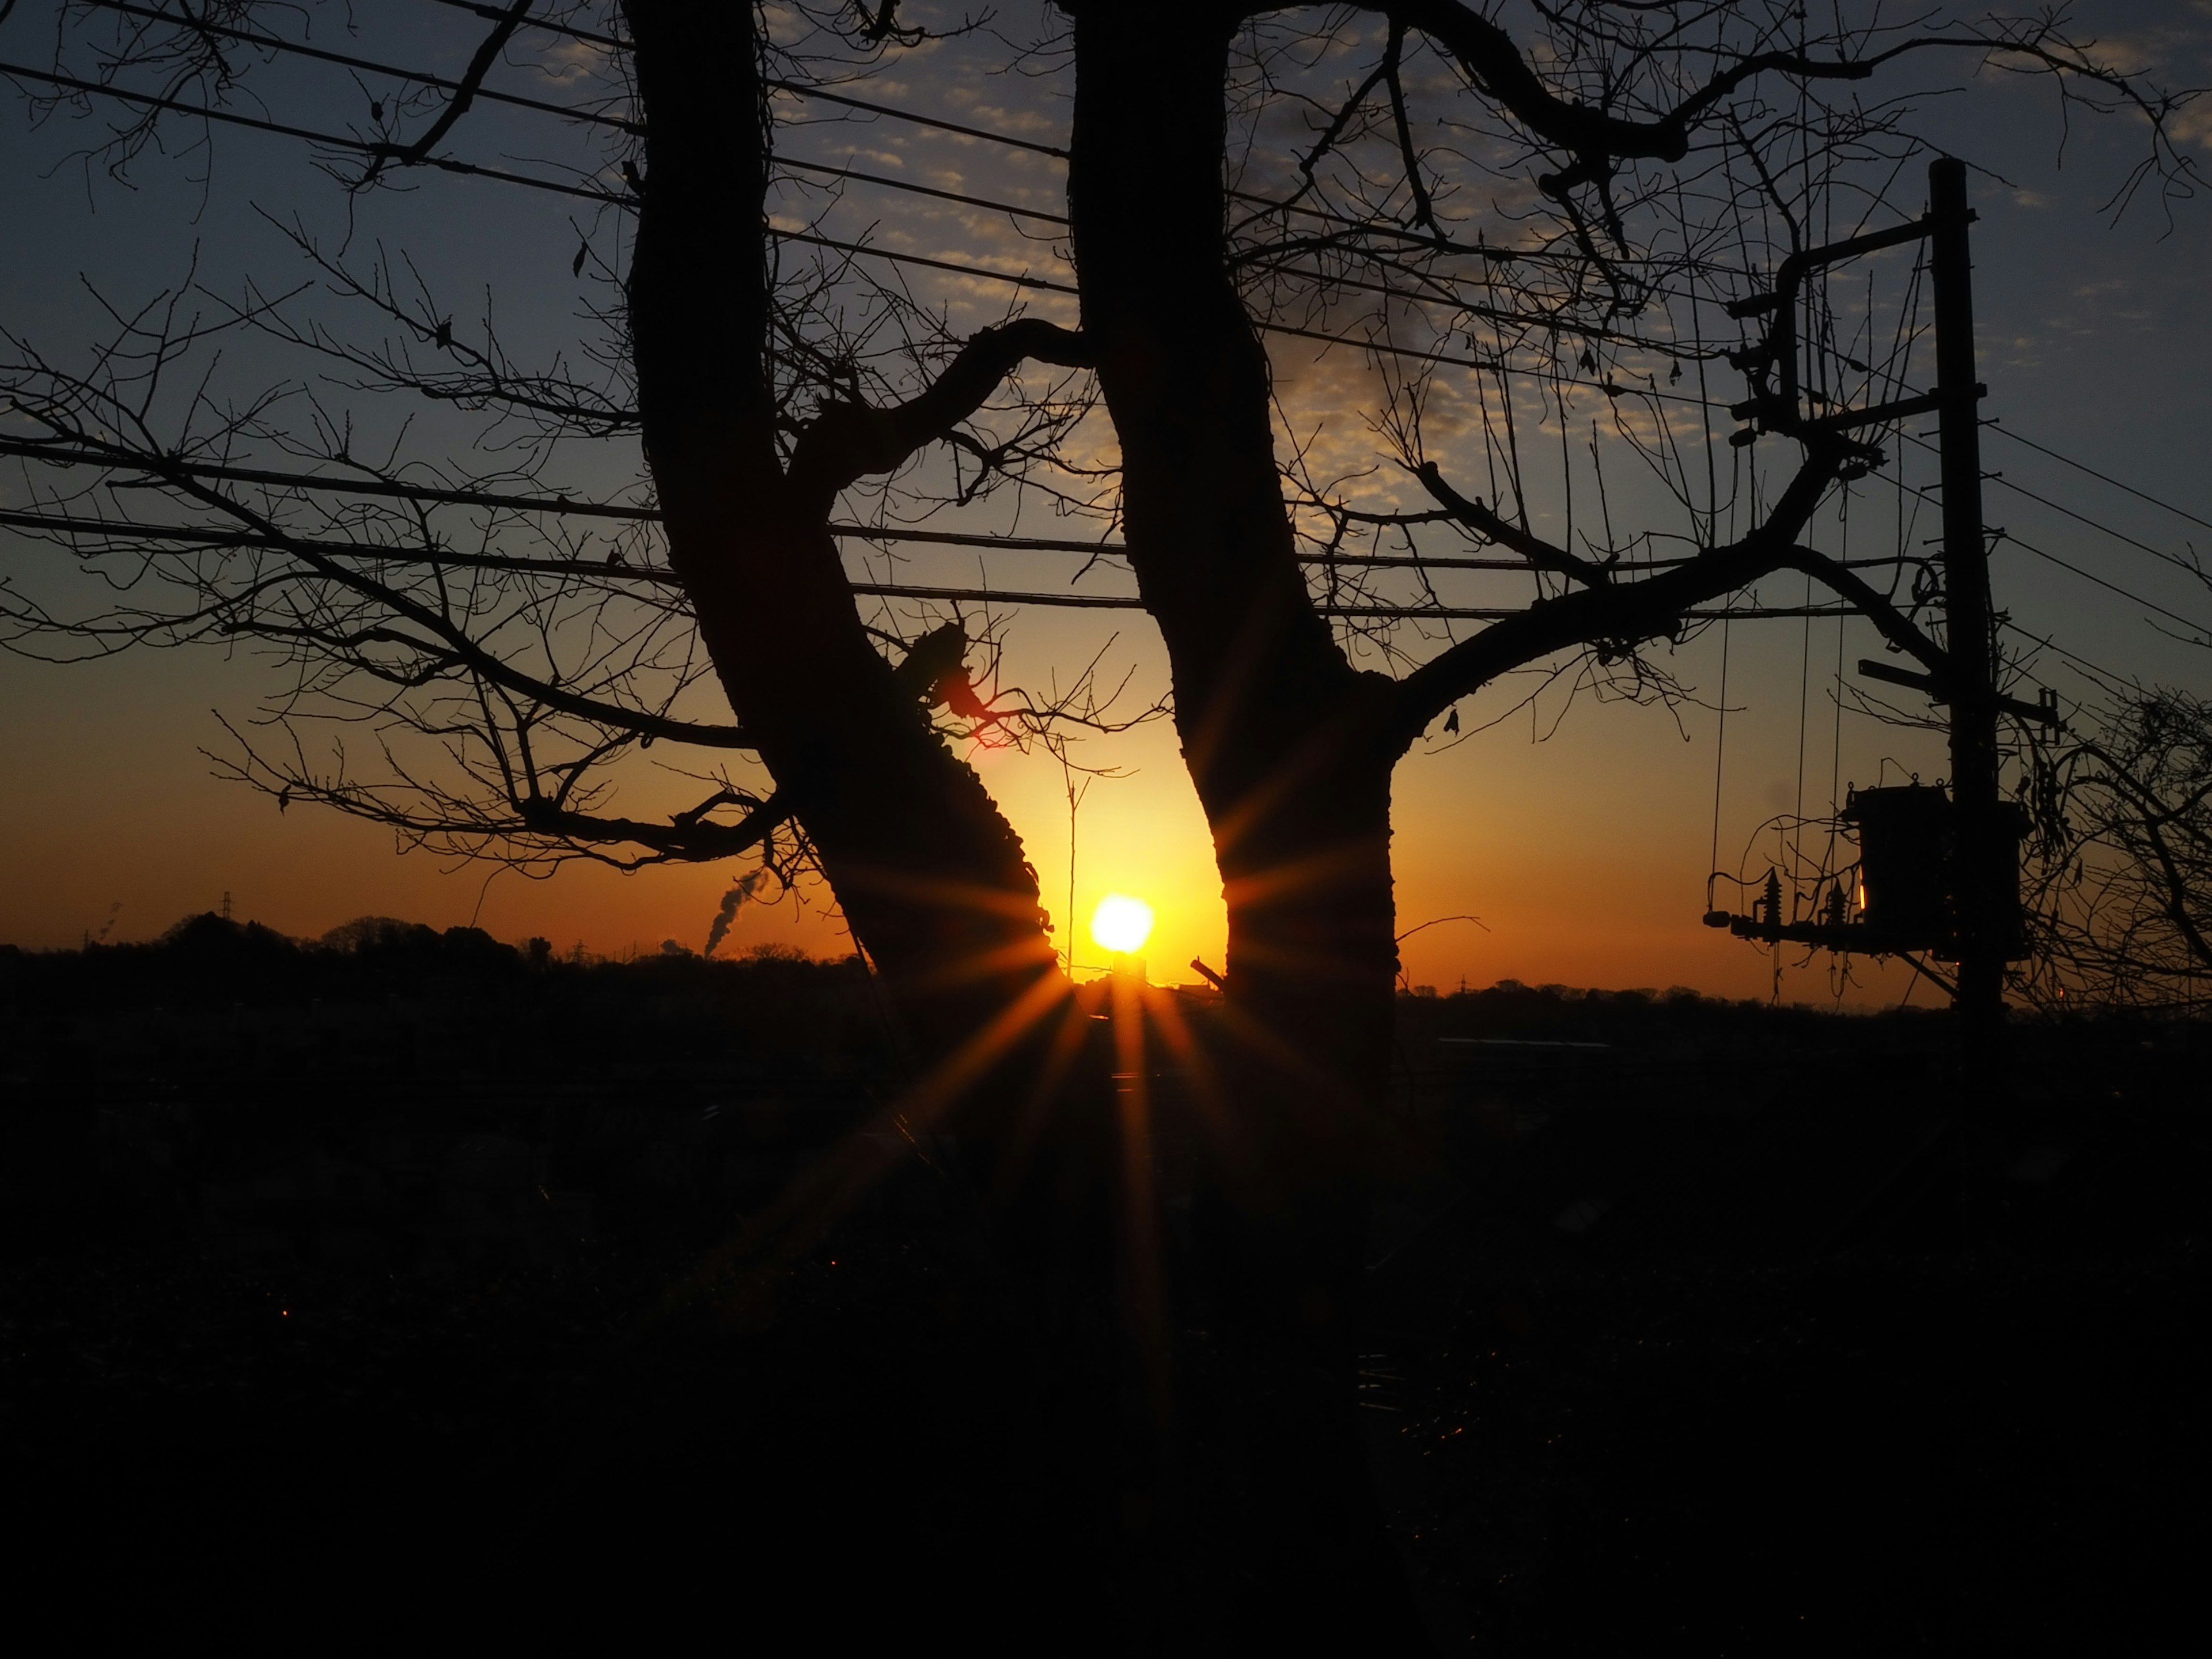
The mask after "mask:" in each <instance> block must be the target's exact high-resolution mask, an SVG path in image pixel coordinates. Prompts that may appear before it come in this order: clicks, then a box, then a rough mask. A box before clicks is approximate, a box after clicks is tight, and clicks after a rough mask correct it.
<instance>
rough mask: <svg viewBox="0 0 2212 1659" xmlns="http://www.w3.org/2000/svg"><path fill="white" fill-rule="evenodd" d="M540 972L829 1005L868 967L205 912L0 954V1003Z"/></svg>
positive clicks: (389, 991)
mask: <svg viewBox="0 0 2212 1659" xmlns="http://www.w3.org/2000/svg"><path fill="white" fill-rule="evenodd" d="M539 976H550V977H551V978H553V979H555V980H557V981H560V982H562V984H563V985H564V986H566V987H568V988H571V989H574V988H577V987H580V985H583V984H586V983H592V984H597V985H598V986H599V987H601V988H604V989H605V990H607V991H610V992H615V991H617V990H619V991H621V992H623V993H627V994H648V995H669V994H679V995H680V994H687V993H690V994H700V993H728V992H731V991H735V990H738V989H739V988H745V989H750V990H756V991H768V990H769V989H770V988H771V987H775V988H776V989H778V990H781V991H782V992H785V993H789V992H791V991H793V990H797V989H799V988H801V987H804V988H805V989H808V990H811V991H814V992H817V993H818V994H826V995H829V996H831V997H838V996H849V995H851V994H854V991H855V990H856V989H859V990H864V989H865V987H866V979H867V970H866V966H865V965H864V964H863V963H861V961H860V958H859V957H846V958H845V959H843V960H842V961H818V960H817V959H815V958H812V957H806V956H804V955H802V954H800V953H799V952H798V951H793V950H790V949H789V948H787V947H785V946H781V945H762V946H759V947H757V948H756V949H755V950H754V951H751V952H750V954H748V955H745V956H743V957H736V958H734V959H732V960H725V961H709V960H706V959H704V958H702V957H697V956H695V955H693V954H692V953H690V951H684V950H681V949H672V948H668V947H664V948H663V949H662V950H661V951H659V952H658V953H656V954H653V955H650V956H639V957H632V958H629V959H627V960H623V959H617V958H612V957H599V956H594V955H592V954H591V953H589V952H587V951H585V950H584V949H583V947H582V946H580V945H579V946H577V947H576V948H574V950H571V951H566V952H557V953H556V951H554V949H553V947H552V946H551V945H550V943H549V942H548V941H546V940H544V939H528V940H526V941H525V942H524V943H523V944H521V945H505V944H502V943H501V942H500V941H499V940H498V939H494V938H493V937H492V936H491V935H490V934H489V933H485V932H484V931H483V929H482V928H479V927H448V928H447V929H446V930H445V931H444V932H442V933H441V932H440V931H439V930H438V929H436V928H435V927H426V926H424V925H423V924H422V923H421V922H410V921H398V920H396V919H394V918H392V917H390V916H362V917H359V918H357V919H356V920H355V921H349V922H347V923H345V924H344V925H343V926H342V927H335V928H332V929H331V931H330V932H329V933H325V934H324V935H323V936H322V937H321V938H320V939H292V938H289V937H288V936H287V935H285V934H283V933H278V932H276V930H275V929H274V928H271V927H264V926H262V925H261V924H260V923H259V922H258V921H247V922H238V921H227V920H225V919H224V918H223V917H222V916H219V915H215V914H214V913H213V912H209V913H207V914H204V915H196V916H188V917H186V918H185V920H184V921H179V923H177V925H176V926H175V927H172V928H170V929H169V930H168V931H167V933H163V934H162V935H161V938H159V939H155V940H152V941H150V942H148V943H144V944H133V945H102V944H97V943H94V944H88V945H85V946H84V947H83V948H82V949H81V950H74V951H24V950H21V949H20V948H18V947H17V946H15V945H0V1000H6V1001H9V1002H23V1001H30V1002H43V1001H47V1000H63V1001H78V1000H82V999H88V1000H89V1006H110V1005H112V1001H113V1000H116V999H118V998H119V999H122V1000H133V1001H135V1000H155V1001H160V1002H162V1003H164V1004H165V1005H167V1006H202V1005H210V1004H224V1005H227V1004H230V1003H235V1002H246V1003H248V1004H251V1005H252V1006H285V1005H289V1004H297V1003H307V1002H312V1001H318V1000H321V1001H332V1000H343V1001H356V1000H381V999H382V998H385V997H386V996H392V995H398V996H407V995H414V994H420V993H421V992H422V990H423V988H424V987H426V986H430V985H440V986H445V987H462V986H467V987H477V988H482V989H484V990H495V989H497V988H500V987H521V986H525V985H526V984H528V983H529V981H531V980H532V978H533V977H539Z"/></svg>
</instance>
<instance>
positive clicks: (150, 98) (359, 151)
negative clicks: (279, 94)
mask: <svg viewBox="0 0 2212 1659" xmlns="http://www.w3.org/2000/svg"><path fill="white" fill-rule="evenodd" d="M0 75H7V76H16V77H19V78H21V79H22V80H26V81H43V82H46V84H47V85H48V86H55V87H62V88H66V89H68V90H69V91H71V92H83V93H91V94H96V95H97V96H100V97H102V98H113V99H117V100H120V101H121V102H123V103H126V104H136V105H137V106H140V107H141V108H144V109H164V110H170V111H173V112H175V113H177V114H179V115H197V116H198V117H199V118H201V119H202V120H204V121H215V122H219V123H221V124H222V125H226V126H234V127H246V128H248V129H250V130H252V131H255V132H273V133H275V134H276V135H277V136H278V137H283V138H299V139H303V140H305V141H306V142H307V143H311V144H323V145H326V146H328V147H329V148H331V149H343V150H350V151H352V152H354V153H355V154H356V155H372V156H378V157H381V158H383V159H386V160H389V161H398V160H401V159H403V158H404V159H406V160H409V161H413V162H414V163H416V165H419V166H422V167H435V168H437V169H438V170H439V171H440V172H441V173H465V174H468V175H470V176H471V177H474V178H478V179H495V180H497V181H498V182H499V183H501V184H507V185H526V186H527V187H528V188H530V189H532V190H544V191H552V192H553V193H554V194H555V195H557V196H573V197H580V198H581V199H582V200H585V201H587V202H605V203H610V204H613V205H615V206H617V207H622V206H628V205H630V199H629V197H626V196H617V195H616V194H615V193H614V192H613V191H605V190H593V189H591V188H589V187H587V186H585V185H564V184H562V183H561V182H560V181H559V180H557V179H533V178H532V177H531V176H530V175H529V174H527V173H508V172H507V171H505V170H504V169H503V168H500V167H481V166H479V165H477V163H476V162H474V161H455V160H454V159H453V158H452V157H451V156H444V155H421V156H413V155H409V153H408V149H407V146H406V145H404V144H392V143H383V142H381V141H375V140H370V139H366V138H355V137H350V136H342V135H339V134H337V133H330V132H318V131H313V129H311V128H307V127H295V126H292V125H288V124H286V123H284V122H282V121H264V120H262V119H261V118H259V117H258V116H252V115H240V114H239V113H237V112H235V111H233V110H226V109H214V108H211V107H210V106H207V105H205V104H187V103H185V102H183V101H182V100H179V99H175V98H163V97H159V96H157V95H155V94H153V93H150V92H132V91H130V90H129V89H127V88H123V87H109V86H102V85H101V84H100V82H97V81H83V80H79V79H78V78H77V77H76V76H70V75H57V74H55V73H53V72H52V71H51V70H34V69H27V68H25V67H24V66H23V65H22V64H9V63H0Z"/></svg>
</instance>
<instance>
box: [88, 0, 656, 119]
mask: <svg viewBox="0 0 2212 1659" xmlns="http://www.w3.org/2000/svg"><path fill="white" fill-rule="evenodd" d="M85 3H86V4H88V5H91V6H97V7H99V8H100V9H103V10H106V11H117V12H121V13H123V14H125V15H127V16H131V17H143V18H146V19H148V20H149V21H153V22H157V23H173V24H176V25H178V26H179V27H184V28H186V29H189V30H190V31H191V33H194V34H206V35H213V36H215V37H216V38H217V39H219V40H236V41H239V42H240V43H241V44H243V45H246V46H263V47H266V48H267V49H269V50H270V51H272V52H285V53H288V54H289V55H291V56H293V57H295V58H313V59H314V60H316V61H317V62H319V63H325V64H337V66H338V67H339V68H341V69H356V70H367V71H368V73H370V74H372V75H386V76H391V77H392V79H394V80H396V81H412V82H415V83H416V84H417V85H419V86H426V87H436V88H439V89H440V90H441V91H443V92H459V91H462V90H464V89H466V90H467V91H468V93H469V94H470V95H471V97H473V98H481V99H483V100H485V101H486V102H488V103H495V104H511V105H513V106H515V107H517V108H519V109H527V110H536V111H538V112H541V113H544V114H547V115H558V116H560V117H562V118H564V119H567V120H571V121H581V122H585V123H586V124H587V125H592V126H603V127H614V128H617V129H618V130H620V131H623V132H626V133H629V134H630V135H631V136H632V137H635V136H637V135H639V134H641V133H642V132H643V131H644V128H642V127H641V126H640V125H638V124H637V123H636V122H635V121H626V120H624V119H623V118H621V117H620V116H617V115H603V114H600V113H599V112H597V111H596V110H587V109H577V108H575V107H574V106H570V105H566V104H552V103H548V102H546V101H545V100H543V99H540V98H525V97H523V96H521V95H520V94H516V93H512V92H498V91H495V90H494V89H493V88H489V87H483V86H479V87H471V88H464V83H463V82H459V81H455V80H452V79H449V78H448V77H447V76H441V75H432V74H430V73H428V71H426V70H411V69H403V68H401V67H400V66H399V65H398V64H384V63H379V62H378V61H377V60H376V59H374V58H356V57H354V56H352V55H351V54H349V53H347V52H330V51H327V50H325V48H323V47H320V46H308V45H307V43H306V42H304V41H300V40H285V39H284V38H283V36H281V35H276V34H264V33H261V32H260V31H259V30H258V29H241V28H234V27H231V26H229V25H228V24H224V23H216V22H210V21H206V20H204V19H202V18H197V17H180V16H179V15H177V14H176V13H174V12H170V11H160V10H156V9H153V8H152V7H149V6H137V5H132V4H131V3H130V0H85Z"/></svg>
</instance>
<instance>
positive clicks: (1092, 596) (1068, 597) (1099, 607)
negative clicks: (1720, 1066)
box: [0, 508, 1848, 622]
mask: <svg viewBox="0 0 2212 1659" xmlns="http://www.w3.org/2000/svg"><path fill="white" fill-rule="evenodd" d="M0 525H4V526H9V527H12V528H15V529H19V530H32V531H40V532H54V533H58V534H65V535H72V536H111V537H114V538H117V539H119V540H137V541H178V542H186V543H190V544H193V545H195V546H203V547H240V548H246V547H261V548H266V549H268V550H270V551H272V552H279V553H281V552H284V551H287V550H291V549H294V548H298V549H302V550H307V551H309V552H312V553H313V554H316V555H318V556H329V557H338V558H357V559H368V560H371V561H374V562H382V563H388V564H416V565H425V566H431V567H438V566H452V567H454V568H460V569H480V570H493V571H512V572H515V573H517V574H536V575H556V576H562V577H573V578H579V579H585V580H592V581H629V582H645V583H648V584H652V585H654V586H680V585H681V583H682V578H681V577H679V576H678V574H676V572H674V571H672V570H667V569H663V568H658V567H655V566H651V565H634V564H629V563H615V562H604V563H586V562H584V561H582V560H580V559H573V560H572V559H530V558H525V557H521V556H509V555H505V554H485V553H460V552H449V551H447V550H444V549H437V548H408V547H399V546H385V545H382V544H377V543H371V542H334V541H326V540H323V539H320V538H313V537H304V536H298V537H295V536H284V535H281V534H272V533H270V532H256V531H240V530H218V529H215V528H213V527H211V526H210V527H201V526H192V525H151V524H146V523H144V522H143V521H140V520H127V519H117V520H109V519H84V518H79V517H74V516H70V515H65V514H55V513H28V512H22V511H19V510H16V509H14V508H0ZM1515 568H1520V569H1525V568H1527V567H1526V566H1516V567H1515ZM849 585H850V587H851V590H852V591H853V592H855V593H860V594H866V595H872V596H876V597H880V598H889V599H944V600H956V601H970V602H976V603H984V604H998V605H1047V606H1052V607H1055V608H1059V609H1064V610H1079V611H1141V610H1144V609H1146V604H1145V601H1144V600H1143V599H1141V598H1139V597H1138V596H1136V595H1134V594H1109V593H1068V592H1030V591H1015V590H1008V589H1000V588H991V587H976V586H935V585H928V586H925V585H921V584H915V583H904V582H871V581H853V582H851V583H850V584H849ZM1315 609H1316V611H1318V612H1319V613H1320V614H1321V615H1322V616H1325V617H1365V618H1369V619H1371V620H1393V621H1403V622H1503V621H1504V620H1506V619H1507V618H1509V617H1518V616H1522V615H1524V614H1526V612H1525V610H1524V608H1522V607H1521V606H1517V605H1516V606H1462V605H1446V606H1420V605H1327V604H1324V605H1316V607H1315ZM1845 614H1848V613H1847V611H1846V610H1845V609H1843V608H1839V607H1837V606H1834V605H1824V606H1818V607H1802V606H1796V605H1779V606H1748V607H1739V608H1723V609H1721V610H1713V609H1710V608H1700V609H1692V610H1686V611H1683V612H1682V616H1683V617H1684V619H1685V620H1686V621H1692V622H1711V621H1717V620H1720V619H1722V618H1723V617H1759V618H1778V617H1807V616H1815V617H1833V616H1842V615H1845Z"/></svg>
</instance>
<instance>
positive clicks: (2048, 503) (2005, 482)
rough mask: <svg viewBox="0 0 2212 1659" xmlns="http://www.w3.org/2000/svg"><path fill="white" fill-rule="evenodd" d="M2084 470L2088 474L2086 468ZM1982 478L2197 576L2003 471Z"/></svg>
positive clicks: (1916, 440)
mask: <svg viewBox="0 0 2212 1659" xmlns="http://www.w3.org/2000/svg"><path fill="white" fill-rule="evenodd" d="M1899 437H1901V438H1903V439H1904V440H1905V441H1906V442H1907V443H1910V444H1912V445H1914V446H1916V447H1918V448H1921V449H1924V450H1926V451H1927V452H1928V453H1929V454H1931V455H1933V454H1935V453H1937V452H1936V446H1935V445H1933V444H1931V443H1929V442H1928V441H1925V440H1924V439H1923V438H1921V437H1920V436H1919V435H1917V434H1915V433H1911V432H1901V433H1899ZM2045 453H2046V454H2047V453H2050V452H2049V451H2045ZM2083 470H2084V471H2087V469H2086V468H2085V469H2083ZM1982 477H1983V478H1984V479H1985V480H1986V481H1987V482H1989V483H1993V484H1996V485H1997V486H1998V487H1999V488H2001V489H2009V490H2010V491H2012V493H2013V494H2014V495H2025V496H2027V499H2028V500H2030V501H2034V502H2036V503H2038V504H2039V506H2043V507H2049V508H2050V509H2051V511H2052V512H2053V513H2062V514H2063V515H2064V516H2065V517H2067V518H2069V519H2071V520H2074V522H2075V523H2076V524H2079V525H2087V526H2088V527H2089V528H2090V529H2092V530H2093V531H2096V532H2098V533H2099V534H2100V535H2105V536H2110V537H2111V538H2112V539H2113V540H2114V541H2116V542H2124V543H2125V544H2127V545H2128V546H2130V547H2132V548H2134V549H2136V550H2137V551H2139V552H2143V553H2148V554H2149V555H2150V556H2151V557H2153V558H2154V559H2159V560H2161V561H2163V562H2166V563H2167V564H2170V565H2172V566H2173V567H2174V568H2176V569H2177V570H2186V571H2188V572H2190V573H2191V574H2197V567H2196V566H2194V565H2192V564H2191V563H2190V562H2189V561H2188V560H2186V559H2184V558H2180V557H2179V556H2176V555H2174V554H2172V553H2169V552H2167V551H2166V550H2165V549H2164V548H2162V547H2153V546H2152V545H2151V544H2149V543H2148V542H2139V541H2137V540H2136V538H2134V537H2133V536H2130V535H2128V534H2126V533H2124V532H2121V531H2118V530H2115V529H2113V528H2112V526H2110V525H2108V524H2100V522H2098V520H2094V519H2092V518H2090V517H2088V516H2087V514H2086V513H2076V512H2075V510H2074V509H2073V508H2072V507H2068V506H2065V505H2064V504H2063V503H2062V502H2058V501H2052V500H2051V497H2050V496H2048V495H2038V494H2037V493H2036V492H2035V491H2034V490H2033V489H2029V488H2028V487H2027V485H2026V484H2021V483H2014V482H2013V481H2012V480H2011V479H2010V478H2008V477H2005V475H2004V474H2003V473H2002V472H1984V474H1982ZM2122 488H2125V486H2122ZM2135 493H2137V492H2135V491H2130V494H2135ZM2144 499H2145V500H2148V499H2149V498H2148V496H2146V497H2144ZM2160 505H2161V506H2162V505H2164V503H2162V502H2161V503H2160ZM2167 510H2168V511H2169V512H2179V508H2168V509H2167ZM2184 516H2187V515H2186V514H2184Z"/></svg>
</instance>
